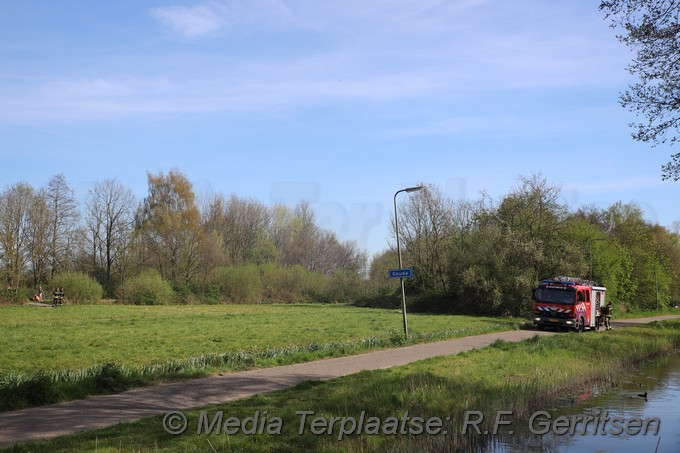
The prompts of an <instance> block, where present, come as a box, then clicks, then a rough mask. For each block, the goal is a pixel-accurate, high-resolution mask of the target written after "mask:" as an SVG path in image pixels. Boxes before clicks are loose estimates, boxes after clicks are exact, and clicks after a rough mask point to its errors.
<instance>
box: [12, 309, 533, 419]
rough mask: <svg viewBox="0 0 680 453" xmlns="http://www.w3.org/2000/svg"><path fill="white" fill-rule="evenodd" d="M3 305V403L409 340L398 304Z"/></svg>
mask: <svg viewBox="0 0 680 453" xmlns="http://www.w3.org/2000/svg"><path fill="white" fill-rule="evenodd" d="M0 312H1V313H0V331H1V332H2V333H3V334H2V336H0V350H2V354H1V355H0V396H5V397H4V398H2V400H3V405H2V407H0V410H7V409H16V408H19V407H25V406H31V405H39V404H44V403H47V402H54V401H58V400H64V399H70V398H76V397H82V396H85V395H87V394H92V393H98V392H102V393H107V392H111V391H120V390H122V389H125V388H129V387H131V386H134V385H143V384H146V383H149V382H152V381H156V380H162V379H167V378H178V377H188V376H196V375H200V374H207V373H211V372H216V371H221V370H225V369H241V368H245V367H257V366H271V365H277V364H287V363H294V362H301V361H306V360H313V359H317V358H321V357H329V356H338V355H347V354H352V353H358V352H361V351H365V350H367V349H375V348H380V347H389V346H394V345H400V344H403V343H404V338H403V333H402V317H401V313H400V312H399V311H398V310H382V309H366V308H356V307H351V306H344V305H212V306H206V305H202V306H196V305H185V306H177V305H173V306H121V305H87V306H63V307H59V308H56V309H52V308H42V307H35V306H22V307H2V308H0ZM408 319H409V332H410V333H411V337H412V339H411V341H412V342H418V341H431V340H439V339H444V338H454V337H461V336H467V335H477V334H481V333H488V332H493V331H499V330H507V329H514V328H518V326H520V325H521V324H522V323H523V322H525V321H524V320H521V319H494V318H479V317H464V316H447V315H425V314H410V315H409V318H408ZM102 367H104V368H102ZM102 383H112V384H113V385H111V386H109V387H110V388H108V387H107V385H102ZM33 394H37V395H38V396H37V397H33V396H32V395H33Z"/></svg>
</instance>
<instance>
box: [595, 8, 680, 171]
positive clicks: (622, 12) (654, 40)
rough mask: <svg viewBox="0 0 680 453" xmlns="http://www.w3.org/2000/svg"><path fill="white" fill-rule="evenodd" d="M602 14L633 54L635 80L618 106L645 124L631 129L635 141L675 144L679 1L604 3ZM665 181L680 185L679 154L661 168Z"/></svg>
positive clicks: (679, 111) (679, 107)
mask: <svg viewBox="0 0 680 453" xmlns="http://www.w3.org/2000/svg"><path fill="white" fill-rule="evenodd" d="M600 10H602V11H604V12H605V14H606V17H607V18H609V19H611V21H612V26H613V27H615V28H618V29H620V30H623V32H622V34H620V35H619V36H618V38H619V40H620V41H621V42H623V43H624V44H626V45H627V46H628V47H630V48H631V49H632V50H634V51H635V58H634V59H633V61H632V63H631V64H630V65H629V66H628V71H629V72H630V73H631V74H633V75H634V76H636V77H637V78H638V82H636V83H633V84H632V85H630V87H629V89H628V90H627V91H625V92H623V93H622V94H621V104H622V105H623V106H624V107H625V108H628V109H629V110H630V111H632V112H634V113H636V114H637V115H639V116H642V117H644V118H645V120H644V121H642V122H640V123H637V124H632V126H634V127H636V128H637V131H636V132H635V133H634V134H633V137H634V138H635V139H636V140H640V141H643V142H650V143H652V144H654V145H658V144H663V143H667V142H668V143H670V144H671V145H672V144H674V143H676V142H677V141H678V140H679V139H680V136H678V131H679V130H680V45H678V43H679V42H680V14H679V13H678V11H680V1H678V0H603V1H602V2H601V3H600ZM662 175H663V179H670V178H672V179H673V180H675V181H677V180H679V179H680V154H673V155H672V156H671V161H670V162H669V163H668V164H666V165H664V166H663V167H662Z"/></svg>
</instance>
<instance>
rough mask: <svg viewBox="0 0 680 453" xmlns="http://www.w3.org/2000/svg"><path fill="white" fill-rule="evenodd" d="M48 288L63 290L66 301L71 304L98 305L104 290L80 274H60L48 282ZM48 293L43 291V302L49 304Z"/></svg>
mask: <svg viewBox="0 0 680 453" xmlns="http://www.w3.org/2000/svg"><path fill="white" fill-rule="evenodd" d="M50 287H52V288H64V294H65V297H66V300H67V301H68V302H69V303H73V304H98V303H99V302H101V300H102V295H103V294H104V289H103V288H102V285H100V284H99V283H98V282H97V281H96V280H95V279H93V278H92V277H90V276H89V275H87V274H84V273H82V272H61V273H59V274H56V275H55V276H54V277H52V279H51V280H50ZM50 296H51V294H50V291H49V289H48V290H47V291H45V296H44V297H45V300H46V301H47V302H50V300H51V299H50Z"/></svg>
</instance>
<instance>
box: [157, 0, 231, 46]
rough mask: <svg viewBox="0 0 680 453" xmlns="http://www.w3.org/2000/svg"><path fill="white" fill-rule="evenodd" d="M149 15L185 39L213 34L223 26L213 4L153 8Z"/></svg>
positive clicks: (217, 10) (220, 14)
mask: <svg viewBox="0 0 680 453" xmlns="http://www.w3.org/2000/svg"><path fill="white" fill-rule="evenodd" d="M151 15H152V16H153V17H155V18H156V19H157V20H158V21H159V22H161V23H162V24H163V25H165V26H167V27H169V28H170V29H172V30H173V31H175V32H177V33H179V34H180V35H182V36H183V37H185V38H196V37H199V36H205V35H210V34H212V33H215V32H216V31H217V30H219V29H220V27H222V26H223V25H224V19H225V18H224V17H223V15H222V12H221V11H220V8H218V6H217V5H214V4H201V5H196V6H169V7H165V8H154V9H152V10H151Z"/></svg>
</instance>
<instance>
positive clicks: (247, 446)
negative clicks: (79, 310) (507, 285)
mask: <svg viewBox="0 0 680 453" xmlns="http://www.w3.org/2000/svg"><path fill="white" fill-rule="evenodd" d="M679 346H680V321H666V322H659V323H654V324H652V325H649V326H640V327H630V328H625V329H617V330H614V331H607V332H599V333H588V334H575V333H567V334H561V335H556V336H551V337H535V338H533V339H531V340H528V341H524V342H521V343H505V342H497V343H496V344H494V345H493V346H491V347H488V348H485V349H481V350H475V351H470V352H467V353H463V354H459V355H456V356H450V357H440V358H435V359H428V360H425V361H421V362H416V363H413V364H410V365H407V366H402V367H396V368H392V369H389V370H380V371H371V372H362V373H359V374H356V375H352V376H348V377H345V378H341V379H336V380H333V381H329V382H323V383H319V382H309V383H305V384H303V385H300V386H298V387H297V388H295V389H291V390H288V391H283V392H275V393H271V394H266V395H259V396H256V397H252V398H248V399H245V400H241V401H237V402H234V403H230V404H222V405H218V406H214V407H210V408H205V409H204V411H206V413H207V414H208V416H209V418H210V419H213V418H214V416H215V414H216V413H217V411H224V420H226V419H227V418H228V417H237V418H238V419H239V420H241V421H245V420H247V418H248V417H254V416H255V415H256V414H260V417H262V416H264V415H266V416H267V417H269V422H270V423H271V421H272V420H274V418H275V417H279V418H280V419H281V428H280V433H279V434H268V433H267V431H266V430H264V431H263V433H262V434H251V435H247V434H243V433H241V434H237V435H225V434H210V435H207V434H200V435H199V434H197V433H196V430H197V427H198V426H199V420H200V417H201V411H200V410H196V411H191V412H187V413H186V415H187V418H188V422H189V430H188V431H187V432H186V433H184V434H182V435H179V436H172V435H169V434H167V433H166V432H165V431H164V428H163V416H162V415H161V416H157V417H151V418H148V419H144V420H142V421H139V422H136V423H131V424H123V425H119V426H116V427H112V428H109V429H105V430H99V431H94V432H88V433H83V434H79V435H74V436H68V437H64V438H60V439H57V440H54V441H51V442H46V443H41V444H32V445H30V446H23V447H15V448H13V449H9V451H12V452H24V451H32V452H41V451H45V452H47V451H50V452H55V451H56V452H60V451H63V452H66V451H98V452H122V451H135V452H146V451H154V452H156V451H247V452H250V451H252V452H259V451H277V452H278V451H291V452H293V451H295V452H297V451H338V452H346V451H414V452H415V451H467V450H468V449H469V448H470V447H471V446H473V445H481V444H483V443H484V442H486V440H488V436H484V435H477V434H476V433H475V432H474V431H473V430H472V429H470V430H469V431H470V432H469V433H468V434H467V435H463V434H462V422H463V420H464V414H465V412H466V411H479V412H481V413H483V414H485V417H484V421H483V423H482V424H481V425H480V429H481V431H482V432H483V431H484V430H488V431H489V432H492V431H493V424H494V416H495V414H496V412H497V411H508V410H512V411H513V419H515V420H517V419H521V418H522V417H526V416H527V415H528V414H530V413H531V412H533V411H535V410H539V409H540V410H545V409H547V408H549V407H551V405H553V404H555V402H556V401H557V400H558V399H559V400H561V401H564V400H565V399H566V400H567V401H570V400H573V401H576V400H577V399H578V398H579V395H580V394H581V392H582V391H583V390H584V389H585V388H587V386H588V385H592V384H593V383H594V382H600V383H603V384H607V383H615V382H616V380H617V379H618V378H619V377H620V376H621V374H622V372H623V371H624V370H625V369H626V368H629V367H630V366H631V365H632V364H635V363H638V362H640V361H642V360H644V359H646V358H650V357H653V356H656V355H659V354H662V353H666V352H669V351H672V350H674V349H676V348H678V347H679ZM265 411H266V414H265ZM300 411H308V412H313V415H310V416H309V418H313V417H321V418H322V419H325V420H327V421H330V420H331V417H355V418H356V419H358V418H359V417H360V414H361V413H362V411H364V412H365V413H366V417H378V418H379V419H380V420H382V421H385V422H386V423H387V422H388V417H397V419H399V420H403V418H404V414H406V413H408V416H410V417H422V418H423V419H424V420H427V419H432V418H439V419H441V420H442V422H443V428H442V429H443V430H445V431H446V432H447V434H446V435H443V434H438V435H428V434H426V433H422V434H419V435H399V434H397V435H373V434H363V435H361V436H357V435H347V436H343V438H342V439H339V437H340V436H339V431H340V426H338V425H336V426H335V428H334V430H333V433H332V434H319V435H315V434H313V432H312V427H311V424H310V420H309V419H308V420H307V421H306V424H305V425H304V426H303V428H302V434H299V431H300V423H301V415H300V414H299V412H300ZM296 412H298V414H296ZM260 420H261V419H260ZM412 422H413V420H412ZM407 426H414V425H413V424H411V425H407ZM204 431H205V430H204Z"/></svg>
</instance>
